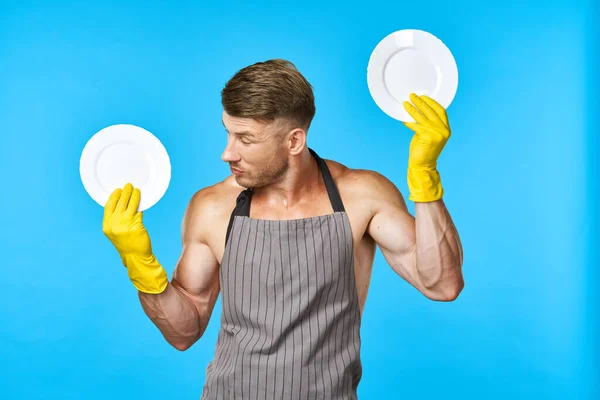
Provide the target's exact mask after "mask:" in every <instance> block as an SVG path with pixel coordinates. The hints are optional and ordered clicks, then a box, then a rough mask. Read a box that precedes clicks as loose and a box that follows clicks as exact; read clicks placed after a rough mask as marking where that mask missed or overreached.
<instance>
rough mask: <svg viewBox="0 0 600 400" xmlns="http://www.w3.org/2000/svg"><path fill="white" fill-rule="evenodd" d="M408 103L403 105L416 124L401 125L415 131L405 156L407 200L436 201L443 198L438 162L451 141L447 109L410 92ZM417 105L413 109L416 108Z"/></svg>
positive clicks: (430, 99)
mask: <svg viewBox="0 0 600 400" xmlns="http://www.w3.org/2000/svg"><path fill="white" fill-rule="evenodd" d="M410 100H411V101H412V102H413V103H414V106H413V104H411V103H409V102H408V101H405V102H404V109H405V110H406V111H407V112H408V113H409V114H410V116H411V117H413V119H414V120H415V121H416V122H403V124H404V125H405V126H406V127H407V128H409V129H411V130H412V131H413V132H415V135H414V136H413V138H412V140H411V142H410V150H409V156H408V172H407V175H406V176H407V181H408V189H409V192H410V196H409V199H410V200H411V201H415V202H429V201H435V200H439V199H440V198H441V197H442V196H443V195H444V189H443V188H442V182H441V180H440V174H439V172H438V170H437V159H438V157H439V155H440V153H441V152H442V149H443V148H444V146H445V145H446V142H447V141H448V139H449V138H450V135H451V131H450V125H449V124H448V116H447V115H446V110H445V109H444V107H442V106H441V105H440V104H439V103H437V102H436V101H435V100H433V99H432V98H430V97H428V96H420V97H419V96H417V95H416V94H414V93H411V95H410ZM415 106H416V108H415Z"/></svg>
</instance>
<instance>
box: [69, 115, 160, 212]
mask: <svg viewBox="0 0 600 400" xmlns="http://www.w3.org/2000/svg"><path fill="white" fill-rule="evenodd" d="M79 173H80V175H81V181H82V182H83V186H84V188H85V190H86V191H87V192H88V194H89V195H90V197H91V198H92V199H94V200H95V201H96V202H97V203H98V204H100V205H101V206H102V207H104V205H105V204H106V201H107V200H108V197H109V196H110V194H111V193H112V192H113V191H114V190H115V189H117V188H123V186H125V184H126V183H127V182H131V183H132V184H133V186H134V187H136V188H139V189H140V193H141V198H140V205H139V208H138V211H144V210H147V209H148V208H150V207H152V206H153V205H155V204H156V203H157V202H158V201H159V200H160V199H161V198H162V196H163V195H164V194H165V192H166V191H167V188H168V186H169V182H170V181H171V162H170V159H169V155H168V154H167V151H166V150H165V148H164V146H163V145H162V143H161V142H160V140H158V138H157V137H156V136H154V135H153V134H151V133H150V132H148V131H147V130H145V129H143V128H140V127H138V126H135V125H126V124H120V125H112V126H109V127H107V128H104V129H102V130H101V131H99V132H98V133H96V134H95V135H94V136H92V137H91V139H90V140H89V141H88V142H87V144H86V145H85V147H84V149H83V152H82V153H81V159H80V162H79Z"/></svg>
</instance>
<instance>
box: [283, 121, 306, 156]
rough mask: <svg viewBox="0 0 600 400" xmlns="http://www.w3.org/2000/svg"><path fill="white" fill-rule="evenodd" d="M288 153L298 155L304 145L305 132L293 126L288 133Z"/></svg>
mask: <svg viewBox="0 0 600 400" xmlns="http://www.w3.org/2000/svg"><path fill="white" fill-rule="evenodd" d="M287 136H288V146H289V151H290V155H293V156H295V155H298V154H300V153H301V152H302V150H304V148H305V147H306V132H305V131H304V130H303V129H301V128H294V129H293V130H291V131H290V132H289V133H288V134H287Z"/></svg>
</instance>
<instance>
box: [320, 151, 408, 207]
mask: <svg viewBox="0 0 600 400" xmlns="http://www.w3.org/2000/svg"><path fill="white" fill-rule="evenodd" d="M326 162H327V166H328V167H329V168H330V170H331V175H332V177H333V179H334V181H335V183H336V185H337V187H338V189H339V191H340V195H341V196H343V197H346V198H347V199H348V200H350V201H353V200H356V201H360V202H361V203H363V205H367V204H366V203H368V204H370V205H373V206H376V205H377V204H376V203H382V202H383V203H393V204H395V205H399V206H401V207H402V208H404V209H406V201H405V200H404V196H402V193H401V192H400V190H399V189H398V187H397V186H396V185H395V184H394V183H393V182H392V181H391V180H390V179H389V178H387V177H386V176H384V175H383V174H381V173H379V172H377V171H373V170H369V169H358V168H349V167H347V166H345V165H343V164H341V163H339V162H337V161H333V160H326Z"/></svg>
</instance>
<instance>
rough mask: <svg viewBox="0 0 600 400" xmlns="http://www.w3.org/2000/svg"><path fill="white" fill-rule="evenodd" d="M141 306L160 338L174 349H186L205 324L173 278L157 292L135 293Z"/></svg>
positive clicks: (196, 337) (200, 333)
mask: <svg viewBox="0 0 600 400" xmlns="http://www.w3.org/2000/svg"><path fill="white" fill-rule="evenodd" d="M138 296H139V299H140V302H141V304H142V308H143V309H144V312H145V313H146V315H147V316H148V317H149V318H150V320H151V321H152V322H153V323H154V325H156V327H157V328H158V329H159V330H160V332H161V333H162V334H163V336H164V338H165V339H166V340H167V342H169V343H170V344H171V345H172V346H173V347H175V348H176V349H178V350H186V349H187V348H189V347H190V346H191V345H192V344H194V343H195V342H196V341H197V340H198V339H199V338H200V337H201V336H202V334H203V333H204V330H205V329H206V325H205V324H202V323H201V321H202V320H203V319H202V318H201V316H200V313H199V311H198V309H197V308H196V306H195V305H194V303H193V302H192V301H191V300H190V299H189V298H188V297H187V296H186V295H185V294H184V292H183V290H182V289H181V287H180V285H178V283H177V281H175V280H173V281H172V282H171V283H169V284H168V285H167V287H166V289H165V290H164V291H163V292H162V293H159V294H148V293H143V292H138Z"/></svg>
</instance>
